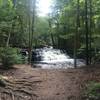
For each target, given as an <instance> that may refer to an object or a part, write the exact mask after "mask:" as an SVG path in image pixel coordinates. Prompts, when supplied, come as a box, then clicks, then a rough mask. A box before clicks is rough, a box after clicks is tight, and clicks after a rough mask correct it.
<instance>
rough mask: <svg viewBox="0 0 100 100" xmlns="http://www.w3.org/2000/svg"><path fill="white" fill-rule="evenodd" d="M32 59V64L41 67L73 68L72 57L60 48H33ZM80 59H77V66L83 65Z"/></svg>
mask: <svg viewBox="0 0 100 100" xmlns="http://www.w3.org/2000/svg"><path fill="white" fill-rule="evenodd" d="M32 61H33V62H34V66H36V67H41V68H47V69H49V68H73V67H74V59H73V58H71V57H69V56H68V55H67V53H64V52H63V51H62V50H59V49H53V48H52V47H51V48H47V47H44V48H41V49H35V50H33V52H32ZM84 65H85V62H84V60H82V59H77V66H78V67H80V66H84Z"/></svg>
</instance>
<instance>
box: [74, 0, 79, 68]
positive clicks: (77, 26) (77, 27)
mask: <svg viewBox="0 0 100 100" xmlns="http://www.w3.org/2000/svg"><path fill="white" fill-rule="evenodd" d="M79 3H80V1H79V0H77V20H76V33H75V36H74V67H75V68H76V67H77V42H78V35H79V27H80V6H79Z"/></svg>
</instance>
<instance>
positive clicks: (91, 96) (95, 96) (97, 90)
mask: <svg viewBox="0 0 100 100" xmlns="http://www.w3.org/2000/svg"><path fill="white" fill-rule="evenodd" d="M86 97H87V100H100V83H96V82H91V83H90V84H88V86H87V91H86Z"/></svg>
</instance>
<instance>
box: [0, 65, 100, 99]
mask: <svg viewBox="0 0 100 100" xmlns="http://www.w3.org/2000/svg"><path fill="white" fill-rule="evenodd" d="M0 75H3V77H4V78H5V80H6V86H5V87H0V100H83V99H82V98H81V97H82V95H83V93H84V92H83V91H84V89H85V87H86V84H87V83H88V82H89V81H100V67H99V65H98V66H91V67H88V68H78V69H65V70H64V69H40V68H32V67H30V66H29V65H16V66H14V69H10V70H3V69H0Z"/></svg>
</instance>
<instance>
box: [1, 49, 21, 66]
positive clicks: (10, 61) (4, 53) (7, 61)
mask: <svg viewBox="0 0 100 100" xmlns="http://www.w3.org/2000/svg"><path fill="white" fill-rule="evenodd" d="M0 55H1V62H2V64H3V66H4V67H5V68H10V67H12V66H13V65H14V64H20V63H21V56H20V55H19V54H18V50H17V49H16V48H11V47H8V48H3V49H2V50H1V54H0Z"/></svg>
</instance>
